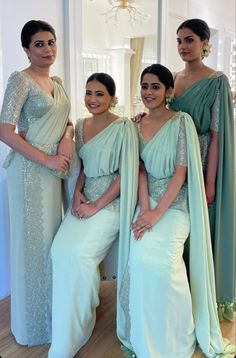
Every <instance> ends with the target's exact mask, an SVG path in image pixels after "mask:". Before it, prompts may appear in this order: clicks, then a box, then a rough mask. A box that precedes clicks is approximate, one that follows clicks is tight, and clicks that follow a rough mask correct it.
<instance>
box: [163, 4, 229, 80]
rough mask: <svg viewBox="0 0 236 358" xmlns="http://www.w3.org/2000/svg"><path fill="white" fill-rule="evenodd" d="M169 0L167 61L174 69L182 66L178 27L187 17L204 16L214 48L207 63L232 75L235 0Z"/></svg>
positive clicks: (179, 68)
mask: <svg viewBox="0 0 236 358" xmlns="http://www.w3.org/2000/svg"><path fill="white" fill-rule="evenodd" d="M167 1H168V14H167V16H168V23H167V28H168V30H169V31H168V34H169V35H168V42H167V46H166V65H167V67H169V68H170V69H171V70H172V71H175V72H176V71H179V70H181V69H182V68H183V62H182V60H181V59H180V58H179V55H178V53H177V46H176V29H177V28H178V26H179V25H180V24H181V22H183V21H184V20H186V19H187V18H201V19H203V20H205V21H206V22H207V23H208V25H209V27H210V28H211V30H212V38H211V41H210V42H211V44H212V52H211V54H210V56H209V57H208V59H207V60H204V61H205V63H206V65H208V66H210V67H213V68H215V69H218V70H222V71H224V72H225V73H226V75H229V61H228V59H229V44H230V41H231V39H233V38H234V36H235V1H234V0H224V1H222V0H179V1H175V0H167Z"/></svg>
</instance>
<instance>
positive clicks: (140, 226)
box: [131, 209, 160, 240]
mask: <svg viewBox="0 0 236 358" xmlns="http://www.w3.org/2000/svg"><path fill="white" fill-rule="evenodd" d="M159 219H160V215H159V214H158V213H157V211H156V210H155V209H148V210H146V211H145V212H143V213H142V214H140V215H139V216H138V218H137V220H136V221H135V222H134V223H133V225H132V227H131V228H132V231H133V233H134V237H135V239H136V240H140V239H141V238H142V236H143V234H144V232H145V231H146V230H148V231H150V230H151V229H152V227H153V225H154V224H156V222H157V221H158V220H159Z"/></svg>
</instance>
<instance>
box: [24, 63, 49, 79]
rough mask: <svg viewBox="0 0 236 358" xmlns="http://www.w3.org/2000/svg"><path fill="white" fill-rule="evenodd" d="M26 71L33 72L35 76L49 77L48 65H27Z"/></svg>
mask: <svg viewBox="0 0 236 358" xmlns="http://www.w3.org/2000/svg"><path fill="white" fill-rule="evenodd" d="M27 70H28V72H29V73H32V74H34V75H35V76H37V77H46V78H49V77H50V75H49V72H50V66H47V67H39V66H36V65H30V67H28V69H27Z"/></svg>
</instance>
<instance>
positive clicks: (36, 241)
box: [0, 20, 74, 346]
mask: <svg viewBox="0 0 236 358" xmlns="http://www.w3.org/2000/svg"><path fill="white" fill-rule="evenodd" d="M21 40H22V46H23V48H24V50H25V52H26V53H27V56H28V58H29V59H30V66H29V67H28V68H27V69H25V70H23V71H21V72H14V73H13V74H11V76H10V78H9V81H8V85H7V89H6V92H5V96H4V100H3V106H2V111H1V117H0V139H1V140H2V141H3V142H5V143H6V144H7V145H9V146H10V147H11V148H12V150H11V151H10V153H9V155H8V157H7V159H6V161H5V167H6V168H7V186H8V198H9V217H10V247H11V330H12V333H13V335H14V336H15V338H16V341H17V342H18V343H19V344H22V345H30V346H32V345H37V344H44V343H48V342H50V340H51V298H52V295H51V292H52V280H51V279H52V272H51V259H50V248H51V244H52V240H53V237H54V235H55V233H56V231H57V230H58V227H59V225H60V223H61V219H62V190H61V185H62V183H61V176H63V172H64V171H65V170H67V169H68V166H69V163H70V162H71V156H72V138H73V133H74V131H73V126H71V125H68V116H69V112H70V102H69V99H68V97H67V95H66V93H65V90H64V88H63V86H62V83H61V81H60V79H59V78H57V77H50V75H49V70H50V66H51V65H52V64H53V63H54V60H55V57H56V50H57V47H56V35H55V31H54V29H53V28H52V27H51V26H50V25H49V24H47V23H45V22H43V21H40V20H39V21H35V20H32V21H29V22H27V23H26V24H25V26H24V27H23V30H22V33H21ZM16 127H17V129H18V131H16Z"/></svg>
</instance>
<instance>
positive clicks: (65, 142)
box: [58, 138, 73, 160]
mask: <svg viewBox="0 0 236 358" xmlns="http://www.w3.org/2000/svg"><path fill="white" fill-rule="evenodd" d="M58 155H63V156H64V157H66V158H68V159H70V160H72V157H73V141H72V139H69V138H62V140H61V141H60V143H59V146H58Z"/></svg>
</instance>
